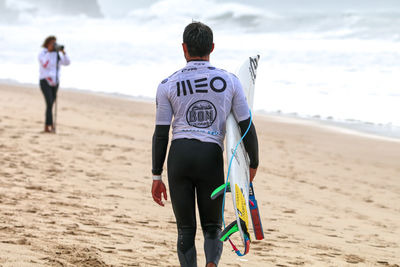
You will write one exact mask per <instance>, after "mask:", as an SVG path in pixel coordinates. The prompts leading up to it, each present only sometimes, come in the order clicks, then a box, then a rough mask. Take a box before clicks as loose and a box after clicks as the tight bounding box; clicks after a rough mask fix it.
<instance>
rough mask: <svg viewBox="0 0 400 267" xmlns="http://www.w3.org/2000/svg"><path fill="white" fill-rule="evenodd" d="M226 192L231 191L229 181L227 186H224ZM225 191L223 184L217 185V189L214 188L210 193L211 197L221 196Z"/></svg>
mask: <svg viewBox="0 0 400 267" xmlns="http://www.w3.org/2000/svg"><path fill="white" fill-rule="evenodd" d="M226 187H227V188H226V192H231V186H230V183H229V182H228V184H227V186H226ZM224 191H225V184H223V185H221V186H219V187H218V188H217V189H215V190H214V191H213V192H212V193H211V199H212V200H214V199H216V198H217V197H219V196H222V195H223V194H224Z"/></svg>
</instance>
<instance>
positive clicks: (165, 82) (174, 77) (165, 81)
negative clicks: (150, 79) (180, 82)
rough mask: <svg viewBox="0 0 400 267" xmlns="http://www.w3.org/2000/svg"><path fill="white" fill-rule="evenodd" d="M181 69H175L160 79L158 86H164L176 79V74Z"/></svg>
mask: <svg viewBox="0 0 400 267" xmlns="http://www.w3.org/2000/svg"><path fill="white" fill-rule="evenodd" d="M181 71H182V69H180V70H177V71H175V72H174V73H172V74H171V75H170V76H168V77H167V78H165V79H164V80H162V81H161V82H160V84H159V86H165V85H167V84H168V83H170V82H171V81H174V80H176V76H177V75H178V74H179V73H180V72H181Z"/></svg>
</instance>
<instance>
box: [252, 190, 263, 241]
mask: <svg viewBox="0 0 400 267" xmlns="http://www.w3.org/2000/svg"><path fill="white" fill-rule="evenodd" d="M249 201H250V214H251V220H252V222H253V229H254V235H255V236H256V240H263V239H264V231H263V226H262V222H261V217H260V212H259V210H258V205H257V200H256V197H255V194H254V188H253V184H252V183H250V191H249Z"/></svg>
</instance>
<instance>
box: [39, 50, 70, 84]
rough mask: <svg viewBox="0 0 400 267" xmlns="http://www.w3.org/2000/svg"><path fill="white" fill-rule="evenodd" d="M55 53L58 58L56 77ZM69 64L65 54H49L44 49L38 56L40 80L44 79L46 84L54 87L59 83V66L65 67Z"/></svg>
mask: <svg viewBox="0 0 400 267" xmlns="http://www.w3.org/2000/svg"><path fill="white" fill-rule="evenodd" d="M57 53H58V54H59V56H60V59H59V60H58V76H57ZM70 63H71V61H70V59H69V57H68V56H67V54H63V53H59V52H49V51H48V50H47V49H46V48H44V49H43V50H42V51H41V52H40V54H39V65H40V68H39V72H40V76H39V78H40V80H42V79H46V80H47V82H48V83H49V84H50V85H52V86H55V85H57V83H59V82H60V66H61V65H64V66H67V65H69V64H70Z"/></svg>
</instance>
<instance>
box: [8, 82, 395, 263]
mask: <svg viewBox="0 0 400 267" xmlns="http://www.w3.org/2000/svg"><path fill="white" fill-rule="evenodd" d="M154 111H155V105H154V104H152V103H146V102H140V101H133V100H130V99H123V98H117V97H112V96H105V95H100V94H90V93H85V92H75V91H65V90H61V91H60V93H59V103H58V119H57V120H58V133H57V134H56V135H54V134H42V133H41V131H42V130H43V129H42V128H43V119H44V101H43V96H42V94H41V92H40V90H39V89H38V88H34V87H24V86H16V85H0V266H4V267H5V266H178V260H177V256H176V235H177V232H176V226H175V219H174V215H173V212H172V207H171V203H170V202H169V201H167V203H166V206H165V207H164V208H162V207H160V206H158V205H157V204H156V203H154V202H153V200H152V197H151V194H150V186H151V176H150V175H151V171H150V170H151V137H152V134H153V129H154V128H153V127H154ZM254 121H255V125H256V127H257V132H258V135H259V143H260V153H261V155H260V168H259V170H258V175H257V177H256V180H255V190H256V196H257V199H258V203H259V205H260V213H261V216H262V220H263V226H264V231H265V240H263V241H254V242H252V244H251V251H250V253H249V255H248V256H246V257H244V258H238V257H237V256H236V255H235V254H234V253H232V251H231V248H230V246H229V245H228V244H225V246H224V252H223V255H222V260H221V263H220V266H301V265H303V266H399V264H400V142H399V141H391V140H389V139H384V138H371V137H369V136H365V135H357V134H352V133H347V132H344V131H341V130H337V129H336V128H334V127H324V126H323V125H319V124H316V123H311V122H310V123H309V122H307V121H303V120H296V119H283V118H280V117H274V116H261V115H256V116H255V119H254ZM164 180H165V181H166V180H167V179H164ZM226 218H227V220H231V219H232V220H233V213H232V207H231V201H230V199H229V201H228V204H227V212H226ZM251 233H252V232H251ZM202 240H203V238H202V234H201V230H200V225H199V226H198V234H197V240H196V245H197V251H198V261H199V266H204V264H205V263H204V254H203V251H202Z"/></svg>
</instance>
